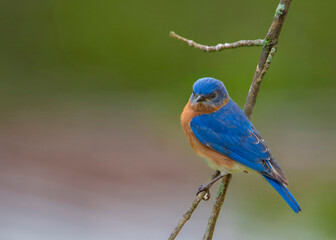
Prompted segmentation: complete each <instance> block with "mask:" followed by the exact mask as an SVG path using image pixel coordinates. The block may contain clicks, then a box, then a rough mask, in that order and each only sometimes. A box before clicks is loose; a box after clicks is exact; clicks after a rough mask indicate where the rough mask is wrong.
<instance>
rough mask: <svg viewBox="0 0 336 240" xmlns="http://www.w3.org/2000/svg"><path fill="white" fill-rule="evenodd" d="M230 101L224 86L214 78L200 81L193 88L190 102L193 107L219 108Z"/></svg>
mask: <svg viewBox="0 0 336 240" xmlns="http://www.w3.org/2000/svg"><path fill="white" fill-rule="evenodd" d="M228 100H229V94H228V92H227V91H226V89H225V86H224V84H223V83H222V82H221V81H219V80H217V79H214V78H210V77H206V78H200V79H198V80H197V81H196V82H195V83H194V86H193V93H192V94H191V97H190V102H191V104H192V105H193V106H197V107H207V108H218V107H221V106H223V105H225V103H227V101H228Z"/></svg>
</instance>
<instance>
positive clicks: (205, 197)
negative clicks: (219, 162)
mask: <svg viewBox="0 0 336 240" xmlns="http://www.w3.org/2000/svg"><path fill="white" fill-rule="evenodd" d="M226 174H227V173H221V174H219V175H218V176H217V177H215V178H214V179H212V180H211V181H210V182H208V183H207V184H204V185H202V186H200V187H199V189H198V190H197V193H196V196H197V195H198V194H199V193H200V192H203V191H206V194H205V195H204V197H203V200H205V201H207V200H209V199H210V191H209V189H210V188H211V186H212V185H213V184H214V183H215V182H217V181H218V180H219V179H221V178H222V177H224V176H225V175H226Z"/></svg>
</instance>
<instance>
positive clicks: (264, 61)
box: [203, 0, 291, 240]
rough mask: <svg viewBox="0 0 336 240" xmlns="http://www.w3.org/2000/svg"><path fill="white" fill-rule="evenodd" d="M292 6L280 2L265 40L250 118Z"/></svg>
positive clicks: (213, 221)
mask: <svg viewBox="0 0 336 240" xmlns="http://www.w3.org/2000/svg"><path fill="white" fill-rule="evenodd" d="M290 4H291V0H280V3H279V5H278V7H277V9H276V11H275V15H274V18H273V22H272V24H271V27H270V28H269V30H268V32H267V35H266V38H265V39H266V40H267V44H265V46H264V47H263V49H262V51H261V56H260V59H259V64H258V66H257V69H256V72H255V73H254V76H253V79H252V83H251V87H250V90H249V93H248V96H247V99H246V103H245V107H244V113H245V115H246V116H247V117H248V118H251V115H252V111H253V108H254V105H255V103H256V100H257V97H258V93H259V89H260V86H261V83H262V81H263V79H264V76H265V74H266V72H267V70H268V69H269V67H270V64H271V61H272V58H273V56H274V54H275V52H276V50H277V46H278V39H279V35H280V32H281V28H282V25H283V23H284V21H285V19H286V15H287V13H288V10H289V6H290ZM230 181H231V178H230V179H229V180H228V181H226V182H225V183H226V184H225V188H224V189H219V191H222V192H223V194H222V196H223V197H222V198H217V199H216V202H215V205H214V207H213V212H214V211H217V212H218V213H217V214H219V211H220V209H221V208H222V205H223V203H224V199H225V195H226V191H227V188H228V187H229V184H230ZM212 218H213V214H211V216H210V219H209V222H208V226H207V228H206V231H205V235H204V236H206V234H207V232H208V228H213V230H214V228H215V226H216V221H217V216H215V215H214V218H213V219H212ZM210 223H211V225H210ZM203 239H208V240H210V239H212V235H211V236H210V235H209V238H203Z"/></svg>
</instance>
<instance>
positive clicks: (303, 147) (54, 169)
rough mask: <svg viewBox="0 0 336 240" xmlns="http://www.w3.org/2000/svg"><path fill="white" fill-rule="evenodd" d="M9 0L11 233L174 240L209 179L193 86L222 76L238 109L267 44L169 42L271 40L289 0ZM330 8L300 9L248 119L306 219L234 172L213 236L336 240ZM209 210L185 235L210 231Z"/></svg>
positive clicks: (3, 187)
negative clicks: (193, 125) (192, 118)
mask: <svg viewBox="0 0 336 240" xmlns="http://www.w3.org/2000/svg"><path fill="white" fill-rule="evenodd" d="M0 4H1V5H0V18H1V19H0V33H1V37H0V48H1V49H0V50H1V51H0V52H1V54H0V76H1V81H0V92H1V94H0V111H1V118H0V163H1V168H0V196H1V197H0V239H4V240H12V239H14V240H21V239H22V240H27V239H34V240H36V239H37V240H39V239H50V240H54V239H55V240H58V239H62V240H63V239H81V240H86V239H166V238H167V237H168V236H169V234H170V232H171V230H172V229H173V228H174V227H175V224H176V223H177V222H178V220H179V218H180V216H181V215H182V213H183V212H184V211H185V210H186V209H187V207H188V206H189V204H190V203H191V201H192V200H193V198H194V194H195V191H196V190H197V188H198V187H199V185H201V184H203V183H205V182H206V181H208V178H209V176H210V175H211V173H212V170H210V169H208V167H207V166H206V165H205V164H204V163H203V162H202V161H201V159H199V157H198V156H196V154H194V153H193V151H192V150H191V148H190V147H189V145H188V143H187V141H186V139H185V137H184V136H183V133H182V131H181V129H180V124H179V115H180V113H181V111H182V109H183V106H184V104H185V103H186V102H187V100H188V98H189V96H190V93H191V87H192V84H193V82H194V81H195V80H197V79H198V78H200V77H204V76H212V77H215V78H218V79H220V80H222V81H223V82H224V83H225V85H226V87H227V89H228V90H229V93H230V95H231V97H232V98H233V99H234V100H235V101H236V102H237V103H238V104H239V105H240V106H241V107H242V106H243V104H244V102H245V98H246V95H247V91H248V89H249V85H250V82H251V79H252V75H253V73H254V70H255V66H256V64H257V62H258V59H259V55H260V50H261V49H260V48H241V49H235V50H226V51H223V52H221V53H213V54H211V53H203V52H201V51H199V50H195V49H191V48H189V47H188V46H187V45H185V44H183V43H181V42H178V41H177V40H174V39H170V38H169V37H168V33H169V31H170V30H174V31H176V32H177V33H180V34H182V35H184V36H186V37H188V38H191V39H194V40H197V41H199V42H202V43H206V44H217V43H218V42H230V41H236V40H240V39H256V38H262V37H263V36H264V35H265V33H266V32H267V30H268V27H269V25H270V23H271V21H272V18H273V15H274V11H275V9H276V6H277V4H278V1H267V0H260V1H253V2H252V1H248V0H238V1H196V2H195V1H193V2H190V1H183V0H182V1H181V0H180V1H153V0H147V1H129V0H126V1H119V0H117V1H107V0H99V1H89V2H88V1H78V0H72V1H64V0H58V1H56V0H43V1H42V0H37V1H28V0H21V1H18V0H11V1H5V0H3V1H1V2H0ZM335 6H336V4H335V2H333V1H323V2H316V1H312V0H308V1H293V4H292V6H291V9H290V11H289V15H288V17H287V20H286V22H285V25H284V28H283V31H282V33H281V37H280V44H279V51H278V53H277V54H276V56H275V58H274V59H273V63H272V66H271V68H270V70H269V72H268V73H267V75H266V78H265V81H264V83H263V86H262V88H261V92H260V95H259V98H258V101H257V105H256V108H255V111H254V114H253V119H252V120H253V123H254V125H255V126H256V127H257V128H258V129H259V131H260V132H261V133H262V135H263V137H264V138H265V139H266V141H267V143H268V145H269V146H270V147H271V149H272V152H273V154H274V156H275V157H276V159H277V160H278V162H279V163H280V165H281V166H282V168H283V170H284V171H285V173H286V175H287V177H288V179H289V181H290V190H291V192H292V193H293V194H294V196H295V197H296V198H297V200H298V201H299V203H300V205H301V207H302V208H303V212H302V213H301V214H299V215H296V214H294V213H292V212H291V210H290V208H289V207H288V206H287V205H286V204H285V202H284V201H283V200H282V199H281V198H280V197H279V196H278V195H277V194H276V193H275V191H273V190H272V189H271V187H269V186H268V185H267V184H266V183H265V182H264V181H262V180H261V179H259V178H258V177H257V176H254V175H251V174H237V175H234V176H233V180H232V182H231V185H230V188H229V191H228V195H227V199H226V201H225V204H224V207H223V209H222V212H221V215H220V218H219V220H218V225H217V228H216V231H215V236H214V239H335V238H336V231H335V222H336V208H335V203H336V192H335V185H336V176H335V173H334V171H335V167H336V162H335V156H334V149H335V144H336V128H335V121H336V108H335V93H336V81H335V74H334V67H333V66H334V64H335V58H334V56H335V54H336V49H335V47H334V45H333V43H332V41H333V39H335V38H336V36H335V35H336V33H335V31H332V26H331V24H332V23H333V22H334V21H335V18H334V10H333V9H334V8H335ZM215 188H216V187H215ZM215 188H214V189H213V196H214V193H215V191H216V190H215ZM212 203H213V199H211V200H210V201H209V202H203V203H201V205H200V206H199V208H198V209H197V211H196V212H195V214H194V215H193V217H192V219H191V220H190V222H189V223H187V224H186V226H185V228H184V229H183V230H182V232H181V234H180V235H179V239H200V238H201V236H202V234H203V232H204V230H205V226H206V222H207V219H208V216H209V214H210V210H211V207H212Z"/></svg>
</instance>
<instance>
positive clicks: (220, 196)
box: [203, 174, 232, 240]
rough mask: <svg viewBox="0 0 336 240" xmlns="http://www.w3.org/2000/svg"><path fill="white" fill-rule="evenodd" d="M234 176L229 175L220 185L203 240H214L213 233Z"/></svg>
mask: <svg viewBox="0 0 336 240" xmlns="http://www.w3.org/2000/svg"><path fill="white" fill-rule="evenodd" d="M231 178H232V175H231V174H227V175H225V176H224V177H223V179H222V181H221V182H220V184H219V187H218V191H217V197H216V202H215V204H214V206H213V208H212V212H211V215H210V217H209V221H208V225H207V228H206V230H205V233H204V236H203V240H210V239H212V236H213V233H214V231H215V227H216V221H217V218H218V215H219V212H220V210H221V208H222V205H223V203H224V200H225V196H226V192H227V189H228V187H229V183H230V181H231Z"/></svg>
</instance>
